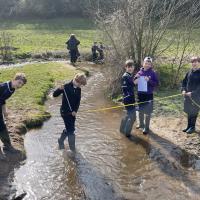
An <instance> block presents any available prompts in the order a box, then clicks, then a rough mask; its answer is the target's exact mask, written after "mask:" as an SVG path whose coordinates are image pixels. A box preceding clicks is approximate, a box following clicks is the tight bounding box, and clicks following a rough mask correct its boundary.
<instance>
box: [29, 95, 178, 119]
mask: <svg viewBox="0 0 200 200" xmlns="http://www.w3.org/2000/svg"><path fill="white" fill-rule="evenodd" d="M178 96H182V94H175V95H171V96H166V97H161V98H155V99H154V100H152V101H162V100H165V99H170V98H174V97H178ZM149 102H151V100H150V101H144V102H137V103H133V104H127V105H118V106H112V107H107V108H99V109H90V110H82V111H81V112H87V113H88V112H103V111H108V110H114V109H118V108H124V107H128V106H137V105H140V104H145V103H149ZM29 116H30V117H51V116H56V115H50V114H49V115H47V114H46V115H45V114H44V115H42V114H32V115H29ZM59 116H60V115H59Z"/></svg>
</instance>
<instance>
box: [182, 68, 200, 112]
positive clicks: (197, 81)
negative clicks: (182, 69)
mask: <svg viewBox="0 0 200 200" xmlns="http://www.w3.org/2000/svg"><path fill="white" fill-rule="evenodd" d="M182 91H186V92H192V99H193V100H194V101H195V102H196V103H197V104H199V106H200V69H197V70H193V69H192V70H190V71H189V72H188V73H187V74H186V76H185V78H184V79H183V82H182ZM184 110H185V112H187V113H191V114H194V113H196V112H198V110H199V107H198V106H196V105H195V104H194V103H192V101H191V100H190V98H189V97H186V98H185V102H184Z"/></svg>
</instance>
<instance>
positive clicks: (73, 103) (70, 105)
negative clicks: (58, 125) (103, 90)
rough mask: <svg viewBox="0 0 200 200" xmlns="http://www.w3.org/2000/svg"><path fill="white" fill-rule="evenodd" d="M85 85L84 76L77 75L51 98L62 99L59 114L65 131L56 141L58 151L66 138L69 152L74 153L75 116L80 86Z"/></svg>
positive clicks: (79, 96) (78, 102) (79, 98)
mask: <svg viewBox="0 0 200 200" xmlns="http://www.w3.org/2000/svg"><path fill="white" fill-rule="evenodd" d="M86 84H87V81H86V76H85V75H84V74H77V75H76V76H75V77H74V79H73V80H71V81H70V82H69V83H67V84H65V85H62V86H61V87H59V88H57V89H56V90H55V91H54V93H53V96H54V97H58V96H59V95H61V94H62V95H63V97H62V105H61V108H60V113H61V116H62V118H63V121H64V124H65V129H64V130H63V132H62V134H61V136H60V138H59V139H58V144H59V149H64V148H65V147H64V140H65V139H66V138H67V137H68V144H69V148H70V150H71V151H73V152H74V151H75V134H74V132H75V121H76V114H77V112H78V109H79V105H80V101H81V86H85V85H86Z"/></svg>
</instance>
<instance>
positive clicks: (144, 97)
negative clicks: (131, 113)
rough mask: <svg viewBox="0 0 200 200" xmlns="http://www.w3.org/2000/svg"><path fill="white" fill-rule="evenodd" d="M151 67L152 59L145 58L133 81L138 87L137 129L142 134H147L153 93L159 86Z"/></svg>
mask: <svg viewBox="0 0 200 200" xmlns="http://www.w3.org/2000/svg"><path fill="white" fill-rule="evenodd" d="M152 67H153V64H152V58H151V57H146V58H145V59H144V62H143V67H142V68H141V69H140V71H139V72H138V73H137V74H136V76H135V81H134V83H135V84H137V85H138V103H139V127H137V128H142V129H143V134H148V133H149V125H150V119H151V114H152V112H153V92H154V89H155V87H157V86H158V84H159V82H158V77H157V74H156V73H155V71H154V70H153V69H152ZM141 85H142V87H141ZM143 102H146V103H143Z"/></svg>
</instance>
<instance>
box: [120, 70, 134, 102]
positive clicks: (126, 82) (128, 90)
mask: <svg viewBox="0 0 200 200" xmlns="http://www.w3.org/2000/svg"><path fill="white" fill-rule="evenodd" d="M121 87H122V91H123V100H124V104H125V105H127V104H134V103H135V95H134V83H133V76H132V75H131V74H129V73H128V72H125V73H124V75H123V76H122V80H121Z"/></svg>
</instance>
